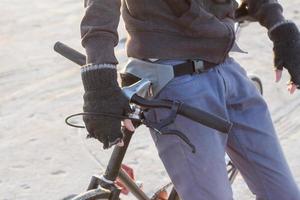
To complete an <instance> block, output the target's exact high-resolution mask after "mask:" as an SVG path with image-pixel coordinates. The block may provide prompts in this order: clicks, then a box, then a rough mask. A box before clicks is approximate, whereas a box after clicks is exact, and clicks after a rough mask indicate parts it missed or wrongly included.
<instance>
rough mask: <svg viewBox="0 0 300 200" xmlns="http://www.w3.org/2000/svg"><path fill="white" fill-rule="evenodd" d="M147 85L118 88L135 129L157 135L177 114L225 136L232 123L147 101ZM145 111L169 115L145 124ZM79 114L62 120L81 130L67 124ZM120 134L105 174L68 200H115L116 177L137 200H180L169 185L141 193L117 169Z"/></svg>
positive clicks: (79, 60)
mask: <svg viewBox="0 0 300 200" xmlns="http://www.w3.org/2000/svg"><path fill="white" fill-rule="evenodd" d="M54 49H55V51H57V52H58V53H60V54H61V55H63V56H64V57H66V58H68V59H69V60H71V61H73V62H75V63H76V64H79V65H84V64H85V56H84V55H82V54H81V53H79V52H77V51H76V50H74V49H72V48H70V47H68V46H66V45H64V44H63V43H60V42H57V43H56V44H55V46H54ZM250 78H251V80H252V81H253V82H254V84H255V85H256V87H257V88H258V90H259V91H260V92H261V93H262V83H261V81H260V79H259V78H258V77H257V76H254V75H251V76H250ZM150 85H151V82H150V81H149V80H144V79H142V80H140V81H138V82H137V83H135V84H133V85H131V86H128V87H124V88H123V89H122V90H123V92H124V94H125V95H126V96H127V97H128V99H130V102H131V104H133V110H134V112H133V113H131V114H130V116H129V118H130V119H131V120H133V122H134V124H135V126H139V125H141V124H145V125H147V126H149V127H151V128H153V129H155V130H156V131H157V132H158V133H161V130H162V129H163V128H164V127H165V126H167V125H168V124H170V123H172V122H173V120H174V117H176V115H177V114H180V115H183V116H185V117H187V118H189V119H191V120H194V121H196V122H199V123H202V124H203V125H206V126H208V127H211V128H214V129H216V130H219V131H220V132H221V133H226V132H228V131H229V130H230V128H231V125H232V124H231V123H230V122H229V121H227V120H225V119H222V118H220V117H218V116H215V115H213V114H210V113H207V112H205V111H202V110H199V109H196V108H193V107H191V106H189V105H186V104H184V103H180V102H176V101H170V100H147V99H145V98H143V97H144V96H145V94H146V93H147V91H148V90H149V87H150ZM149 108H167V109H170V116H169V117H168V118H166V119H165V120H163V122H162V123H160V124H151V122H148V121H147V120H146V119H145V117H144V115H143V112H145V110H146V109H149ZM81 114H82V113H79V114H75V115H71V116H69V117H68V118H67V119H66V123H67V124H69V125H71V126H75V127H77V128H78V127H79V128H82V127H80V126H76V125H73V124H71V123H69V121H68V120H69V119H70V118H72V117H74V116H78V115H81ZM110 117H113V116H110ZM124 132H125V134H124V146H122V147H119V146H116V147H114V150H113V153H112V154H111V157H110V160H109V162H108V165H107V168H106V170H105V173H104V174H103V175H102V176H99V175H94V176H92V178H91V180H90V183H89V185H88V188H87V191H86V192H84V193H81V194H79V195H77V196H75V197H73V198H72V200H118V199H120V193H121V189H120V188H119V187H118V186H117V185H116V184H115V180H116V179H117V178H118V179H119V180H120V181H121V182H122V183H123V184H124V185H125V187H126V188H127V189H128V190H129V191H130V192H131V193H132V194H133V195H134V196H135V197H136V199H138V200H158V199H160V198H159V195H161V194H162V193H163V192H165V191H166V190H167V188H172V189H171V192H170V195H168V197H167V199H168V200H180V198H179V196H178V194H177V192H176V190H175V188H174V187H172V183H170V184H167V185H165V186H164V187H162V188H160V189H159V190H158V191H157V192H155V194H153V195H152V197H148V196H147V195H146V194H145V193H144V192H143V190H142V189H141V188H140V187H139V186H138V185H137V184H136V183H135V181H134V180H133V179H132V178H131V177H130V176H129V175H128V174H127V173H126V172H125V171H124V170H123V169H122V168H121V165H122V161H123V158H124V156H125V154H126V150H127V148H128V146H129V144H130V140H131V137H132V135H133V134H132V133H130V132H129V131H127V130H124ZM174 135H177V136H178V137H180V139H182V140H183V141H184V142H185V143H186V144H188V145H189V146H190V147H191V149H192V151H193V152H194V151H195V149H194V148H193V145H192V143H191V142H190V141H189V140H188V138H186V137H185V136H184V135H183V134H180V133H178V134H174ZM226 160H227V161H226V162H227V172H228V178H229V180H230V183H231V184H232V183H233V181H234V180H235V178H236V176H237V174H238V170H237V168H236V167H235V166H234V164H233V163H232V162H231V161H230V160H229V158H228V159H226ZM165 199H166V198H165Z"/></svg>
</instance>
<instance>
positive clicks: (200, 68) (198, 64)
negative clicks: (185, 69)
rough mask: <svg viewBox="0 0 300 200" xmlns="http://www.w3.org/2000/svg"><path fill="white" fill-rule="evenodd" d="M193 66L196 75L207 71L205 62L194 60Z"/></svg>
mask: <svg viewBox="0 0 300 200" xmlns="http://www.w3.org/2000/svg"><path fill="white" fill-rule="evenodd" d="M193 64H194V71H195V73H197V74H200V73H203V72H205V71H206V70H205V67H204V62H203V60H193Z"/></svg>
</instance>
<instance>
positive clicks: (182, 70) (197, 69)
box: [173, 60, 216, 77]
mask: <svg viewBox="0 0 300 200" xmlns="http://www.w3.org/2000/svg"><path fill="white" fill-rule="evenodd" d="M214 66H216V64H215V63H210V62H206V61H202V60H201V61H192V60H190V61H187V62H185V63H181V64H178V65H173V70H174V76H175V77H176V76H182V75H186V74H194V73H203V72H205V71H207V70H209V69H211V68H213V67H214Z"/></svg>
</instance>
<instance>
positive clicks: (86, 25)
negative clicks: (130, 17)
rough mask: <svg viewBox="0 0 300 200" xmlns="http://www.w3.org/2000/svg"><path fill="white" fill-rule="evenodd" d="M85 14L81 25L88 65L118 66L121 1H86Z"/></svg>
mask: <svg viewBox="0 0 300 200" xmlns="http://www.w3.org/2000/svg"><path fill="white" fill-rule="evenodd" d="M84 6H85V9H86V11H85V14H84V17H83V19H82V21H81V24H80V30H81V39H82V46H83V47H84V48H85V50H86V54H87V63H92V64H104V63H106V64H117V63H118V61H117V59H116V57H115V54H114V47H115V46H116V45H117V44H118V41H119V38H118V32H117V28H118V24H119V20H120V7H121V1H120V0H84Z"/></svg>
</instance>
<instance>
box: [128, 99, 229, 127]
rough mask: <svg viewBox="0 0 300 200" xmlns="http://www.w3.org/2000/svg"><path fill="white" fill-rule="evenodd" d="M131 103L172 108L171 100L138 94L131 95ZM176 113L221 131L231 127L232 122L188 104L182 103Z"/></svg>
mask: <svg viewBox="0 0 300 200" xmlns="http://www.w3.org/2000/svg"><path fill="white" fill-rule="evenodd" d="M130 101H131V102H132V103H135V104H137V105H140V106H142V107H146V108H168V109H170V108H172V106H173V101H172V100H167V99H162V100H155V99H153V100H147V99H144V98H142V97H140V96H138V95H136V94H135V95H133V96H132V98H131V100H130ZM178 114H180V115H182V116H184V117H187V118H189V119H191V120H193V121H196V122H199V123H200V124H203V125H205V126H207V127H210V128H213V129H216V130H218V131H220V132H222V133H228V132H229V131H230V129H231V127H232V123H231V122H230V121H227V120H226V119H224V118H221V117H219V116H216V115H214V114H212V113H209V112H206V111H204V110H200V109H199V108H195V107H193V106H189V105H187V104H185V103H182V104H181V105H180V107H179V109H178Z"/></svg>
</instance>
